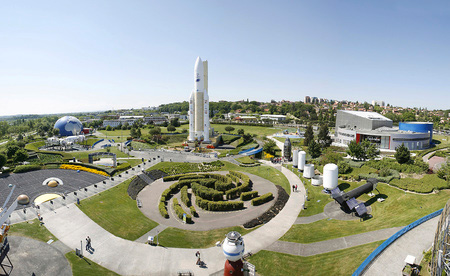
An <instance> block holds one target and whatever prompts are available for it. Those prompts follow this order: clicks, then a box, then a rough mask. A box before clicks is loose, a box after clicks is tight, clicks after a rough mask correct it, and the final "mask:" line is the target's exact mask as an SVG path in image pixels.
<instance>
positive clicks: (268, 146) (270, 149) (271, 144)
mask: <svg viewBox="0 0 450 276" xmlns="http://www.w3.org/2000/svg"><path fill="white" fill-rule="evenodd" d="M276 146H277V144H276V143H275V141H273V140H268V141H267V142H265V143H264V146H263V150H264V151H265V152H267V153H269V154H272V155H275V148H276Z"/></svg>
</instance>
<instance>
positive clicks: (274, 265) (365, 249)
mask: <svg viewBox="0 0 450 276" xmlns="http://www.w3.org/2000/svg"><path fill="white" fill-rule="evenodd" d="M381 243H382V241H378V242H373V243H368V244H364V245H360V246H355V247H351V248H347V249H342V250H337V251H333V252H329V253H324V254H319V255H314V256H309V257H301V256H294V255H290V254H284V253H278V252H272V251H266V250H262V251H260V252H258V253H256V254H255V255H253V256H251V257H250V260H249V261H250V263H252V264H254V265H255V266H256V272H257V273H258V274H259V275H262V276H269V275H270V276H275V275H312V276H317V275H351V274H352V273H353V272H354V271H355V270H356V268H358V266H359V265H360V264H361V263H362V262H363V261H364V259H365V258H367V256H369V255H370V253H372V251H373V250H375V248H377V247H378V246H379V245H380V244H381Z"/></svg>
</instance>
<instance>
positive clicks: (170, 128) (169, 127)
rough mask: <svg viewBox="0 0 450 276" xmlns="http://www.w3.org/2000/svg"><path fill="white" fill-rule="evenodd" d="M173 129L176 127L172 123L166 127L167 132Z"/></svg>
mask: <svg viewBox="0 0 450 276" xmlns="http://www.w3.org/2000/svg"><path fill="white" fill-rule="evenodd" d="M175 130H177V129H176V128H175V126H173V125H169V126H168V127H167V131H168V132H173V131H175Z"/></svg>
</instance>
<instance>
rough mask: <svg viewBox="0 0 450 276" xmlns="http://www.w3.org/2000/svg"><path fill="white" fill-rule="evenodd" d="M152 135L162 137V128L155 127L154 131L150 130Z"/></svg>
mask: <svg viewBox="0 0 450 276" xmlns="http://www.w3.org/2000/svg"><path fill="white" fill-rule="evenodd" d="M148 133H149V134H150V135H152V136H153V135H160V134H161V128H159V127H154V128H152V129H150V131H149V132H148Z"/></svg>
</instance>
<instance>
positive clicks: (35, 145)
mask: <svg viewBox="0 0 450 276" xmlns="http://www.w3.org/2000/svg"><path fill="white" fill-rule="evenodd" d="M42 146H45V141H44V140H42V141H37V142H34V143H29V144H26V145H25V149H27V150H33V151H38V150H39V147H42Z"/></svg>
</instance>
